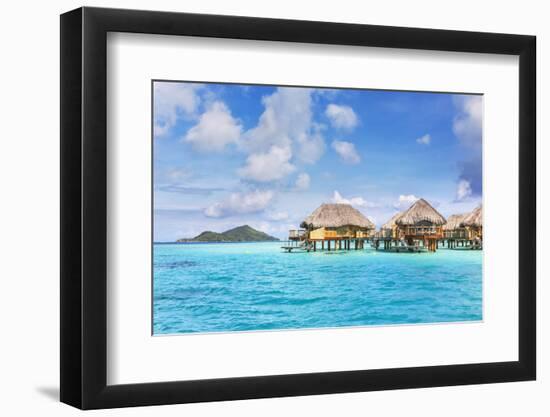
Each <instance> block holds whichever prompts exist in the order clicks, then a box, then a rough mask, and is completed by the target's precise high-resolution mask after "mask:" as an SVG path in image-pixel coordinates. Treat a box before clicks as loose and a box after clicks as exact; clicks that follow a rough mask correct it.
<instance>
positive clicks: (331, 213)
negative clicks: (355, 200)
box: [302, 204, 374, 229]
mask: <svg viewBox="0 0 550 417" xmlns="http://www.w3.org/2000/svg"><path fill="white" fill-rule="evenodd" d="M343 226H357V227H361V228H364V229H374V224H373V223H372V222H371V221H370V220H369V219H367V218H366V217H365V216H364V215H363V214H362V213H361V212H360V211H359V210H357V209H355V208H353V207H352V206H351V205H350V204H321V205H320V206H319V207H318V208H317V209H316V210H315V211H314V212H313V213H311V214H310V215H309V216H307V217H306V218H305V220H304V221H303V222H302V227H307V228H313V229H317V228H319V227H343Z"/></svg>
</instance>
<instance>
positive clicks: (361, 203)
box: [331, 191, 378, 208]
mask: <svg viewBox="0 0 550 417" xmlns="http://www.w3.org/2000/svg"><path fill="white" fill-rule="evenodd" d="M331 201H332V202H333V203H336V204H351V205H352V206H355V207H362V208H365V207H368V208H374V207H377V206H378V205H377V204H375V203H371V202H370V201H367V200H365V199H364V198H363V197H351V198H344V197H343V196H342V194H340V193H339V192H338V191H334V194H333V195H332V199H331Z"/></svg>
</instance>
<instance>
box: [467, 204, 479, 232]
mask: <svg viewBox="0 0 550 417" xmlns="http://www.w3.org/2000/svg"><path fill="white" fill-rule="evenodd" d="M462 224H463V225H464V226H474V227H481V226H483V208H482V206H481V204H480V205H479V206H478V207H476V208H475V209H473V210H472V212H471V213H469V214H468V215H467V216H466V217H464V219H463V220H462Z"/></svg>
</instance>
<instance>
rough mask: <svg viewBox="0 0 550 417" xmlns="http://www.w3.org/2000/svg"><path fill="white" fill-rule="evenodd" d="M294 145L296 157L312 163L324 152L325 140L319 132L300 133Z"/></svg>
mask: <svg viewBox="0 0 550 417" xmlns="http://www.w3.org/2000/svg"><path fill="white" fill-rule="evenodd" d="M296 145H297V157H298V159H299V160H300V161H302V162H305V163H306V164H314V163H315V162H317V161H318V160H319V159H320V158H321V156H323V154H324V153H325V140H324V139H323V136H322V135H321V134H320V133H319V132H317V133H313V134H312V135H306V134H303V135H300V136H299V137H298V138H297V139H296Z"/></svg>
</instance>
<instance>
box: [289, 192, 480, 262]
mask: <svg viewBox="0 0 550 417" xmlns="http://www.w3.org/2000/svg"><path fill="white" fill-rule="evenodd" d="M482 217H483V212H482V207H481V206H479V207H477V208H476V209H474V210H473V211H472V212H470V213H463V214H454V215H452V216H450V217H449V218H448V219H445V217H444V216H443V215H441V213H439V212H438V211H437V210H436V209H435V208H434V207H433V206H432V205H431V204H430V203H428V202H427V201H426V200H424V199H422V198H421V199H419V200H417V201H416V202H414V203H413V204H412V205H411V206H410V207H409V208H408V209H407V210H405V211H402V212H399V213H396V214H395V215H394V216H392V217H391V218H390V219H389V220H388V221H387V222H386V223H384V224H383V225H382V227H381V228H380V230H378V231H377V230H376V227H375V226H374V224H373V223H372V222H371V221H370V220H369V219H368V218H367V217H365V216H364V215H363V214H362V213H361V212H360V211H359V210H357V209H355V208H353V207H352V206H351V205H349V204H322V205H321V206H320V207H318V208H317V209H316V210H315V211H314V212H313V213H311V214H310V215H309V216H308V217H306V218H305V219H304V221H303V222H302V223H301V224H300V229H298V230H290V232H289V240H288V243H286V244H285V245H284V246H282V249H283V250H285V251H287V252H293V251H307V252H312V251H313V252H316V251H340V250H361V249H364V248H365V245H366V244H369V245H370V246H371V247H373V248H375V249H376V250H385V251H389V252H413V253H418V252H435V251H436V250H437V249H438V248H440V247H446V248H448V249H472V250H473V249H482V248H483V223H482V221H483V220H482Z"/></svg>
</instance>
